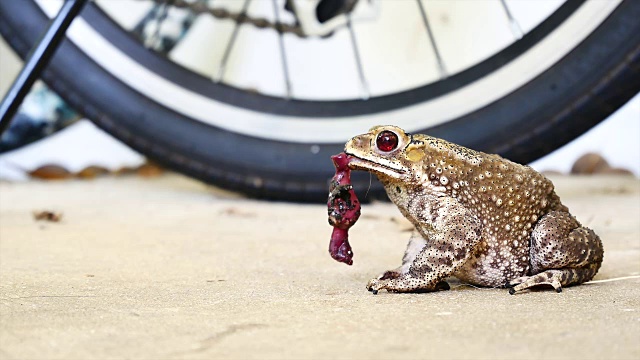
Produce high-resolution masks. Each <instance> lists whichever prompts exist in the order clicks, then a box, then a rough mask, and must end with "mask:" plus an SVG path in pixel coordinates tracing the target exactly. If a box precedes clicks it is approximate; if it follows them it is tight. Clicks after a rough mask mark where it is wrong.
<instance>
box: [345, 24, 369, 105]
mask: <svg viewBox="0 0 640 360" xmlns="http://www.w3.org/2000/svg"><path fill="white" fill-rule="evenodd" d="M347 28H348V29H349V34H350V36H351V47H352V48H353V55H354V57H355V59H356V65H357V66H358V75H359V77H360V86H361V89H362V95H361V97H362V100H367V99H369V96H370V94H369V85H368V84H367V79H366V78H365V76H364V70H363V69H362V61H361V60H360V52H359V51H358V43H357V41H356V33H355V32H354V31H353V26H352V24H351V15H350V14H347Z"/></svg>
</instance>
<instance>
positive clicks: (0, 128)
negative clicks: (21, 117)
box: [0, 0, 87, 135]
mask: <svg viewBox="0 0 640 360" xmlns="http://www.w3.org/2000/svg"><path fill="white" fill-rule="evenodd" d="M86 3H87V0H67V1H65V2H64V4H62V8H61V9H60V11H59V12H58V15H56V17H55V18H54V19H53V20H52V21H51V23H50V24H49V28H48V29H47V31H46V32H45V33H44V34H43V35H42V37H41V38H40V40H39V41H38V43H37V44H36V45H35V47H34V48H33V50H31V53H30V54H29V56H28V57H27V60H26V61H25V63H24V66H23V67H22V71H20V74H18V77H17V78H16V79H15V81H14V82H13V84H12V85H11V87H10V88H9V91H8V92H7V94H6V95H5V97H4V99H3V100H2V103H0V135H2V133H3V132H4V131H5V130H6V129H7V128H8V127H9V123H10V122H11V119H13V116H14V115H15V114H16V112H17V111H18V108H20V105H21V104H22V100H24V97H25V96H27V93H28V92H29V90H30V89H31V86H32V85H33V83H34V82H35V81H36V80H37V79H38V78H39V77H40V74H41V73H42V70H43V69H44V68H45V67H46V66H47V64H48V63H49V60H51V57H52V56H53V54H54V53H55V51H56V49H57V48H58V46H59V45H60V42H61V41H62V39H63V38H64V34H65V32H66V31H67V28H68V27H69V25H70V24H71V21H73V19H74V18H75V17H76V16H77V15H78V13H80V11H81V10H82V8H83V7H84V5H85V4H86Z"/></svg>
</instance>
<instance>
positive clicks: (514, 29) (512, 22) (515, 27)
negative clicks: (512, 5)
mask: <svg viewBox="0 0 640 360" xmlns="http://www.w3.org/2000/svg"><path fill="white" fill-rule="evenodd" d="M500 3H501V4H502V8H503V9H504V13H505V14H506V15H507V19H508V20H509V26H510V27H511V33H512V34H513V36H514V37H515V38H516V40H517V39H521V38H522V35H523V32H522V28H521V27H520V24H519V23H518V21H517V20H516V19H515V18H514V17H513V15H512V14H511V10H509V5H507V1H506V0H500Z"/></svg>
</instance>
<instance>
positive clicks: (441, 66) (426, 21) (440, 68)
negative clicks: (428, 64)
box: [416, 0, 448, 79]
mask: <svg viewBox="0 0 640 360" xmlns="http://www.w3.org/2000/svg"><path fill="white" fill-rule="evenodd" d="M416 1H417V2H418V7H419V8H420V14H421V15H422V21H423V22H424V27H425V28H426V29H427V35H428V36H429V42H431V48H432V49H433V53H434V55H435V56H436V61H437V62H438V71H439V72H440V78H441V79H444V78H446V77H447V75H448V74H447V69H446V68H445V66H444V62H443V61H442V56H440V51H439V50H438V45H436V39H435V38H434V37H433V33H432V32H431V26H429V19H427V12H426V11H425V9H424V6H423V5H422V1H421V0H416Z"/></svg>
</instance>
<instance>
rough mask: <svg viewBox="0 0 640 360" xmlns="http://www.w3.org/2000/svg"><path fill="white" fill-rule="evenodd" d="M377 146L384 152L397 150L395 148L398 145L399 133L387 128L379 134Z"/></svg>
mask: <svg viewBox="0 0 640 360" xmlns="http://www.w3.org/2000/svg"><path fill="white" fill-rule="evenodd" d="M376 146H378V149H380V150H382V151H384V152H389V151H391V150H395V148H396V147H398V135H396V134H395V133H393V132H392V131H388V130H385V131H383V132H381V133H380V134H378V138H377V139H376Z"/></svg>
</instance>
